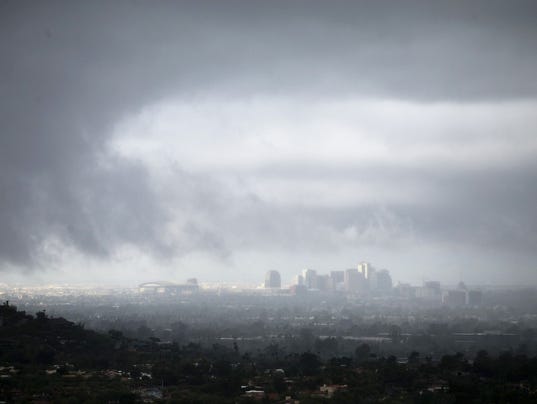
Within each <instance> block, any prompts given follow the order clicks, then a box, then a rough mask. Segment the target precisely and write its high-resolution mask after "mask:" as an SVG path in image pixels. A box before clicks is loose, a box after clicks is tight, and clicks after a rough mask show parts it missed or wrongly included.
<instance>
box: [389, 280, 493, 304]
mask: <svg viewBox="0 0 537 404" xmlns="http://www.w3.org/2000/svg"><path fill="white" fill-rule="evenodd" d="M394 292H395V295H397V296H400V297H402V298H406V299H419V300H424V301H429V302H436V303H440V302H441V303H443V304H445V305H448V306H480V305H481V304H482V300H483V292H482V291H480V290H470V289H468V288H467V287H466V285H465V284H464V283H463V282H460V283H459V284H458V286H457V287H456V288H451V289H444V288H442V286H441V285H440V282H437V281H427V282H424V283H423V285H422V286H411V285H409V284H404V283H400V284H398V285H397V286H396V287H395V288H394Z"/></svg>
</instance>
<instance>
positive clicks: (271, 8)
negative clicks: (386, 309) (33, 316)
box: [0, 1, 537, 287]
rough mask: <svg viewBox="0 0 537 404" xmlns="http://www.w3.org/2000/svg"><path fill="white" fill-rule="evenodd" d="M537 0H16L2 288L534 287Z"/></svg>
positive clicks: (6, 32) (8, 45) (7, 36)
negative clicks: (340, 280) (354, 283)
mask: <svg viewBox="0 0 537 404" xmlns="http://www.w3.org/2000/svg"><path fill="white" fill-rule="evenodd" d="M536 8H537V6H536V4H535V2H532V1H513V2H504V1H468V2H463V3H459V2H421V1H408V2H406V1H405V2H397V3H396V4H394V2H388V1H374V2H362V1H358V2H339V1H334V2H332V1H331V2H324V1H285V2H284V1H270V2H257V1H225V2H221V1H212V2H211V1H196V2H176V3H171V2H134V1H132V2H113V3H110V2H81V1H80V2H77V1H75V2H61V1H58V2H57V1H47V2H30V1H3V2H2V3H1V4H0V55H1V56H0V57H1V58H2V63H0V83H1V85H0V129H1V130H0V190H1V195H0V269H1V275H2V276H1V279H2V282H5V283H18V284H37V285H39V284H43V283H88V282H89V283H93V284H103V285H112V284H113V285H124V286H130V287H132V286H135V285H137V284H138V283H141V282H147V281H152V280H169V281H184V280H185V279H187V278H190V277H196V278H198V279H199V280H200V281H204V282H230V283H233V282H246V283H260V282H262V279H263V277H264V274H265V273H266V271H268V270H271V269H274V270H278V271H279V272H280V273H281V275H282V280H283V282H284V283H290V282H291V279H292V277H293V276H294V275H295V274H297V273H299V272H300V271H302V270H303V269H305V268H315V269H317V270H318V271H320V272H325V273H328V272H329V271H331V270H345V269H347V268H353V267H356V265H357V264H358V263H359V262H361V261H370V262H373V263H374V264H375V265H376V266H378V267H379V268H387V269H389V270H390V273H391V274H392V277H393V279H394V281H403V282H411V283H413V284H421V282H422V281H423V280H438V281H441V282H443V283H447V284H456V283H457V282H459V281H460V280H464V281H465V282H466V283H469V284H509V285H513V284H526V285H535V284H536V283H537V267H536V258H537V248H536V247H537V213H536V209H535V204H536V202H537V166H536V162H537V137H536V136H535V133H536V131H537V114H536V113H535V111H537V98H536V97H537V80H536V79H535V72H536V71H537V49H536V44H537V24H536V17H537V10H536Z"/></svg>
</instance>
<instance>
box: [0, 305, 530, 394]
mask: <svg viewBox="0 0 537 404" xmlns="http://www.w3.org/2000/svg"><path fill="white" fill-rule="evenodd" d="M295 400H297V401H300V403H315V402H319V403H320V402H329V401H330V402H332V401H333V402H340V403H344V402H356V403H374V402H387V403H407V402H417V403H433V402H434V403H470V402H471V403H491V402H498V403H524V402H528V403H529V402H537V359H536V358H528V357H526V356H525V355H521V354H519V355H516V354H513V353H512V352H506V353H504V354H502V355H500V356H499V357H491V356H489V355H488V354H487V353H486V352H485V351H481V352H480V353H479V354H478V355H477V356H476V357H475V358H472V359H468V358H465V357H464V355H463V354H456V355H445V356H444V357H443V358H442V359H441V360H440V361H438V362H434V361H433V360H432V359H431V358H429V357H423V356H422V355H421V354H420V353H419V352H412V353H410V354H409V356H408V358H404V360H403V358H395V357H393V356H391V357H387V358H385V357H376V356H373V355H371V351H370V348H369V347H368V345H366V344H361V345H359V346H357V348H356V352H355V355H354V357H335V358H332V359H329V360H326V361H323V360H321V357H320V356H319V355H317V353H314V352H297V353H295V352H285V351H284V350H282V349H281V348H280V347H279V346H278V345H277V344H272V345H270V346H268V347H267V348H266V349H264V350H262V351H257V352H254V353H252V352H246V353H241V352H239V349H238V347H237V346H236V345H235V346H234V347H233V348H227V347H225V346H222V345H218V344H214V345H212V346H210V347H202V346H201V345H199V344H193V343H190V344H188V345H185V346H183V347H179V346H178V345H177V344H175V343H172V342H161V341H159V340H158V339H156V338H150V339H148V340H135V339H129V338H125V337H124V336H123V335H122V334H121V333H120V332H118V331H110V332H109V333H108V334H100V333H96V332H93V331H89V330H86V329H84V327H83V326H81V325H78V324H74V323H72V322H70V321H67V320H65V319H62V318H48V317H47V316H46V315H45V313H44V312H40V313H37V314H36V316H31V315H28V314H26V313H24V312H20V311H17V309H16V308H15V307H14V306H10V305H9V304H8V303H7V302H6V303H4V304H3V305H2V306H0V401H4V402H34V403H63V402H65V403H84V402H90V403H137V402H185V403H187V402H188V403H211V402H224V403H226V402H229V403H237V402H238V403H241V402H256V401H270V402H282V403H283V402H296V401H295Z"/></svg>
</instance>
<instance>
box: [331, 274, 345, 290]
mask: <svg viewBox="0 0 537 404" xmlns="http://www.w3.org/2000/svg"><path fill="white" fill-rule="evenodd" d="M330 281H331V284H332V290H342V289H343V288H344V286H345V284H344V283H345V271H330Z"/></svg>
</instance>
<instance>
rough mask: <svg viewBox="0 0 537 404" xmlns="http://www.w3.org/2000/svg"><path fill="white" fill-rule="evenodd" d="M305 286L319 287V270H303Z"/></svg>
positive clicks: (309, 287)
mask: <svg viewBox="0 0 537 404" xmlns="http://www.w3.org/2000/svg"><path fill="white" fill-rule="evenodd" d="M302 277H303V278H304V286H306V287H307V288H308V289H317V271H315V270H314V269H304V270H303V271H302Z"/></svg>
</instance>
